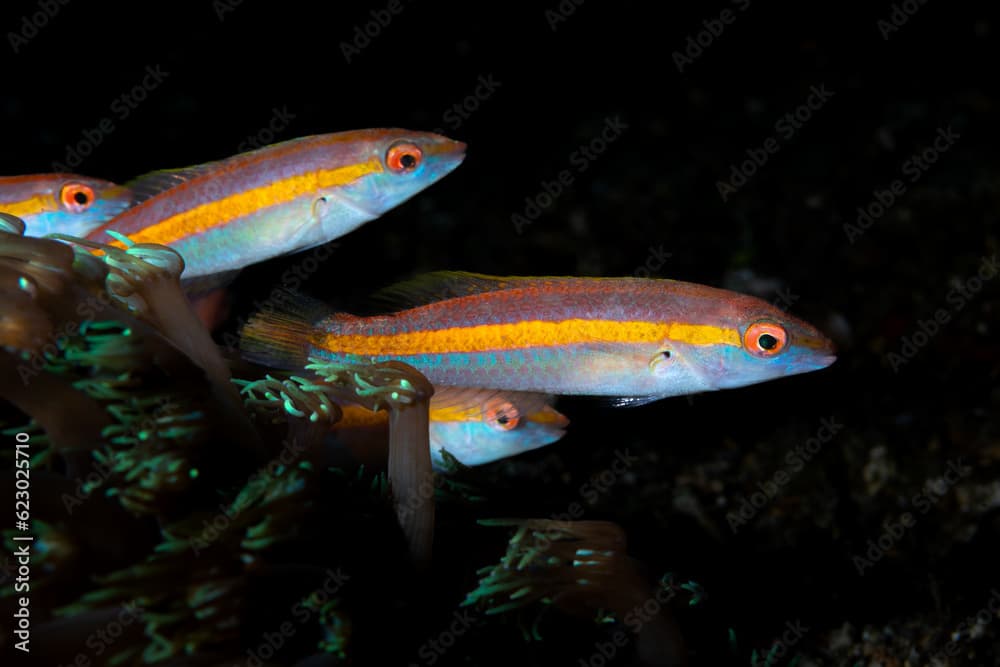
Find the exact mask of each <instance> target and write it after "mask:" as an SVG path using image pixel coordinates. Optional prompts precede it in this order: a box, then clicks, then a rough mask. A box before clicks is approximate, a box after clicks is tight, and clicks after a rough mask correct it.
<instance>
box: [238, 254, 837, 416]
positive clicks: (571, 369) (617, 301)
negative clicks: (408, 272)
mask: <svg viewBox="0 0 1000 667" xmlns="http://www.w3.org/2000/svg"><path fill="white" fill-rule="evenodd" d="M386 296H387V297H389V298H391V299H392V300H395V301H396V302H398V303H400V304H401V305H402V304H405V303H406V302H407V300H409V302H410V303H411V304H412V305H411V306H410V307H406V308H403V309H402V310H399V311H398V312H395V313H393V314H390V315H378V316H374V317H357V316H353V315H348V314H343V313H334V312H331V311H330V310H329V309H326V312H323V306H322V305H320V304H316V303H315V302H311V301H309V302H308V303H307V302H306V301H307V300H304V299H302V298H301V297H295V296H290V297H289V299H287V300H282V303H283V306H285V308H284V309H281V308H279V309H278V310H274V311H270V312H267V313H258V314H257V315H255V316H254V317H253V318H252V319H251V321H250V322H249V323H248V324H247V325H246V326H245V327H244V329H243V332H242V344H241V347H242V350H243V355H244V357H245V358H247V359H249V360H250V361H255V362H257V363H261V364H264V365H269V366H274V367H278V368H286V369H298V368H301V366H303V365H304V363H305V360H306V358H307V357H310V356H313V357H319V358H323V359H327V360H330V361H334V362H341V361H342V362H351V363H356V362H359V361H374V362H382V361H390V360H398V361H403V362H405V363H408V364H411V365H412V366H414V367H415V368H416V369H417V370H419V371H420V372H421V373H423V374H424V375H425V376H426V377H427V378H428V379H429V380H430V381H431V382H432V383H433V384H434V385H435V386H458V387H484V388H492V389H497V390H510V391H525V392H541V393H546V394H581V395H596V396H611V397H619V398H626V399H629V403H630V404H637V403H642V402H648V401H650V400H655V399H657V398H663V397H666V396H676V395H682V394H690V393H697V392H702V391H711V390H716V389H724V388H731V387H739V386H744V385H748V384H754V383H757V382H764V381H767V380H772V379H776V378H780V377H784V376H787V375H795V374H798V373H805V372H809V371H814V370H818V369H821V368H824V367H826V366H828V365H829V364H830V363H832V362H833V361H834V359H835V357H834V355H833V345H832V343H831V342H830V341H829V340H828V339H827V338H826V337H825V336H823V334H821V333H820V332H819V331H818V330H817V329H816V328H815V327H813V326H811V325H809V324H807V323H806V322H803V321H801V320H798V319H796V318H794V317H791V316H789V315H787V314H786V313H784V312H782V311H781V310H779V309H778V308H776V307H774V306H772V305H771V304H768V303H766V302H764V301H762V300H760V299H757V298H755V297H751V296H747V295H743V294H738V293H735V292H729V291H726V290H720V289H716V288H713V287H707V286H704V285H696V284H693V283H685V282H680V281H673V280H653V279H642V278H620V279H607V278H501V277H493V276H484V275H480V274H466V273H453V272H446V273H437V274H432V275H430V276H427V277H424V278H421V279H418V280H417V281H414V282H411V283H404V284H402V285H400V286H397V287H395V288H391V289H390V290H387V292H386ZM436 297H444V298H442V299H441V300H438V301H433V300H431V301H430V302H428V299H434V298H436Z"/></svg>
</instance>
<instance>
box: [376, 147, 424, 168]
mask: <svg viewBox="0 0 1000 667" xmlns="http://www.w3.org/2000/svg"><path fill="white" fill-rule="evenodd" d="M423 159H424V152H423V151H422V150H420V146H417V145H416V144H411V143H410V142H408V141H403V142H400V143H398V144H393V145H392V146H390V147H389V150H387V151H386V152H385V163H386V165H388V167H389V169H390V170H391V171H393V172H395V173H397V174H402V173H406V172H408V171H413V170H414V169H416V168H417V167H419V166H420V162H421V161H422V160H423Z"/></svg>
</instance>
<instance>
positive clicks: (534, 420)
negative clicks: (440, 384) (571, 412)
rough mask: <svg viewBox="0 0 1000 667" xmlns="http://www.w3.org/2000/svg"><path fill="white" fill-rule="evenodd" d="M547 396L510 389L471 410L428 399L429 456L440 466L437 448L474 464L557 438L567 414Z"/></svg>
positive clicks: (536, 446)
mask: <svg viewBox="0 0 1000 667" xmlns="http://www.w3.org/2000/svg"><path fill="white" fill-rule="evenodd" d="M550 402H551V398H549V397H542V396H541V395H531V394H517V393H516V392H508V393H505V394H499V395H496V396H492V397H489V398H488V399H487V400H485V401H483V402H482V403H481V404H479V405H476V406H475V408H474V409H467V410H454V409H448V408H441V407H440V406H439V407H438V408H437V409H435V405H434V402H433V400H432V404H431V414H430V440H431V456H432V460H433V463H434V465H435V467H437V468H439V469H440V468H442V467H444V465H445V464H444V459H443V456H442V453H441V450H442V449H443V450H446V451H447V452H448V453H449V454H451V455H452V456H454V457H455V458H456V459H457V460H458V461H459V463H461V464H462V465H466V466H477V465H483V464H485V463H492V462H493V461H498V460H500V459H505V458H508V457H510V456H515V455H517V454H521V453H523V452H527V451H530V450H532V449H538V448H539V447H544V446H545V445H550V444H552V443H553V442H556V441H557V440H559V439H561V438H562V437H563V436H564V435H565V434H566V427H567V426H568V425H569V419H568V418H567V417H566V416H565V415H563V414H562V413H560V412H558V411H557V410H556V409H555V408H553V407H552V406H551V405H550V404H549V403H550Z"/></svg>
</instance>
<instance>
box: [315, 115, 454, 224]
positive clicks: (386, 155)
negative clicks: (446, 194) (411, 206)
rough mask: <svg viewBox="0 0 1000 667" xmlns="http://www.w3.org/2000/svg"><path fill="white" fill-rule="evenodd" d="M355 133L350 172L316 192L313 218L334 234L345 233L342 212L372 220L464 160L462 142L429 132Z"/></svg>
mask: <svg viewBox="0 0 1000 667" xmlns="http://www.w3.org/2000/svg"><path fill="white" fill-rule="evenodd" d="M355 134H356V137H355V138H354V139H352V143H351V146H350V147H349V148H348V149H347V152H346V154H347V155H349V161H350V163H351V164H352V165H354V171H353V173H350V174H349V175H348V178H345V180H344V182H343V183H340V184H337V185H336V186H334V187H330V188H328V189H327V190H326V191H323V192H320V193H319V194H320V195H321V197H320V199H319V200H318V203H319V204H321V205H322V206H321V207H320V209H319V211H318V213H317V217H319V218H320V222H321V223H323V225H324V228H327V229H329V230H330V232H331V233H333V232H337V235H340V234H342V233H344V232H343V230H342V227H343V221H344V220H345V212H344V210H343V209H344V208H346V209H350V214H353V215H354V216H355V217H356V218H357V224H360V223H361V222H366V221H368V220H373V219H375V218H377V217H379V216H380V215H382V214H384V213H385V212H387V211H389V210H391V209H393V208H395V207H396V206H398V205H400V204H402V203H403V202H405V201H406V200H408V199H409V198H410V197H412V196H414V195H415V194H417V193H418V192H420V191H421V190H424V189H425V188H427V187H429V186H430V185H433V184H434V183H436V182H437V181H439V180H441V179H442V178H444V177H445V176H447V175H448V174H450V173H451V172H452V171H453V170H454V169H455V168H456V167H458V165H460V164H461V163H462V160H464V159H465V144H464V143H462V142H460V141H454V140H452V139H449V138H447V137H444V136H441V135H439V134H433V133H431V132H413V131H410V130H400V129H380V130H365V131H363V132H358V133H355ZM341 155H342V156H343V155H345V153H342V154H341ZM338 204H339V206H338ZM355 226H356V225H355Z"/></svg>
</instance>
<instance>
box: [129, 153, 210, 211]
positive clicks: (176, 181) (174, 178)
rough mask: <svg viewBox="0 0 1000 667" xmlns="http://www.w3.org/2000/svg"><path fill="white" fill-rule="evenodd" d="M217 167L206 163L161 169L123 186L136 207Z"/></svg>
mask: <svg viewBox="0 0 1000 667" xmlns="http://www.w3.org/2000/svg"><path fill="white" fill-rule="evenodd" d="M217 165H218V162H208V163H206V164H199V165H195V166H193V167H183V168H181V169H161V170H159V171H152V172H150V173H148V174H143V175H142V176H138V177H136V178H135V179H133V180H131V181H129V182H128V183H126V184H125V185H126V187H128V188H130V189H131V190H132V205H133V206H136V205H138V204H141V203H142V202H144V201H146V200H147V199H152V198H153V197H155V196H156V195H158V194H160V193H161V192H166V191H167V190H170V189H171V188H174V187H177V186H178V185H181V184H182V183H187V182H188V181H190V180H192V179H194V178H197V177H198V176H201V175H203V174H205V173H206V172H208V171H210V170H212V169H214V168H216V166H217Z"/></svg>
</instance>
